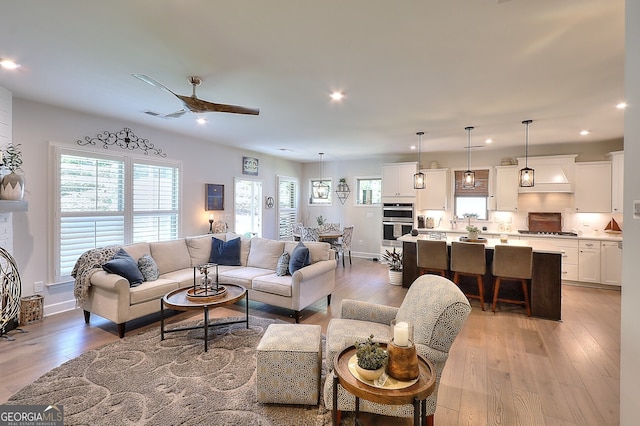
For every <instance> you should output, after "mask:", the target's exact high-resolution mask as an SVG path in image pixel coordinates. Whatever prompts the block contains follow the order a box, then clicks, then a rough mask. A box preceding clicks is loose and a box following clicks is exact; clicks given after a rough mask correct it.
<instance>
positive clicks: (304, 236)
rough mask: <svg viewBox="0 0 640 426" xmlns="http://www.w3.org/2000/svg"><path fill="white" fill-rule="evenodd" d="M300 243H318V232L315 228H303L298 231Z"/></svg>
mask: <svg viewBox="0 0 640 426" xmlns="http://www.w3.org/2000/svg"><path fill="white" fill-rule="evenodd" d="M300 241H320V237H318V230H317V229H316V228H309V227H306V226H303V227H302V228H301V229H300Z"/></svg>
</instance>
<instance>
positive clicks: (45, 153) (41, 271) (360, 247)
mask: <svg viewBox="0 0 640 426" xmlns="http://www.w3.org/2000/svg"><path fill="white" fill-rule="evenodd" d="M633 10H634V9H633V5H631V6H628V13H629V12H630V11H633ZM628 19H629V18H628ZM629 54H630V53H629V52H627V55H629ZM134 71H137V70H130V71H126V72H124V73H125V74H127V73H130V72H134ZM627 75H628V77H627V78H631V77H630V75H632V73H630V72H627ZM129 78H130V77H129ZM205 84H206V83H205ZM0 85H2V84H0ZM149 90H151V88H149ZM632 90H633V86H630V85H629V84H627V92H629V91H632ZM181 91H182V90H181ZM159 92H160V93H162V92H161V91H159ZM76 95H77V96H80V95H79V94H74V96H76ZM630 95H633V92H632V93H630ZM158 96H160V95H158ZM231 100H232V101H233V99H231ZM263 113H266V111H264V112H263ZM625 114H626V120H627V122H628V121H629V120H630V118H629V117H630V116H633V112H629V111H627V112H626V113H625ZM252 118H253V117H243V119H246V120H250V119H252ZM523 118H524V117H523ZM160 120H161V119H160ZM165 121H166V120H165ZM210 124H212V123H210ZM518 124H519V123H518ZM162 125H163V126H166V124H165V123H163V124H162ZM235 126H238V127H241V126H243V124H242V123H237V124H236V125H235ZM124 127H128V128H131V129H133V130H134V131H135V133H136V134H137V135H139V136H140V137H143V138H147V139H149V140H150V141H151V142H152V143H154V144H155V146H157V147H159V148H162V149H163V150H164V151H165V152H167V153H168V154H169V156H170V157H171V159H173V160H177V161H180V162H181V164H182V165H181V167H182V182H183V185H182V187H181V190H182V193H181V197H182V211H181V214H182V221H181V235H185V236H186V235H198V234H203V233H206V232H207V230H208V218H209V214H210V212H207V211H206V210H205V209H204V208H203V204H204V184H206V183H216V184H222V185H224V186H225V188H226V189H227V191H228V192H227V199H226V201H225V211H224V212H220V213H215V214H216V215H218V214H224V215H230V216H231V217H230V218H228V217H226V216H224V217H223V218H224V219H229V220H228V221H229V222H230V223H231V222H233V204H232V202H233V198H232V195H231V194H232V191H231V188H233V183H234V178H235V177H241V175H242V172H241V165H242V157H244V156H250V157H255V158H258V159H259V160H260V163H259V170H260V171H259V179H261V180H262V181H263V185H264V186H263V188H265V191H264V193H263V195H264V196H267V195H274V194H275V188H276V178H277V176H278V175H280V176H293V177H296V178H298V179H299V183H300V187H301V198H302V199H303V200H304V198H305V192H304V191H305V190H306V187H307V185H308V180H309V179H311V178H317V177H319V176H320V162H319V161H318V159H317V153H318V152H319V151H321V150H322V151H326V155H325V161H324V166H323V167H324V173H323V174H324V176H327V177H329V176H330V177H331V178H332V179H333V180H334V182H336V180H337V179H338V178H340V177H343V176H344V177H347V178H348V179H349V181H350V182H353V178H354V177H355V176H379V175H380V167H381V165H382V164H383V163H393V162H400V161H415V160H416V158H417V156H416V154H415V152H406V153H402V154H396V155H387V156H386V157H384V158H377V159H368V158H361V159H351V160H344V159H343V158H342V157H341V156H340V154H338V153H331V152H330V150H328V149H326V150H325V149H320V148H318V147H317V146H313V147H308V149H307V152H306V153H305V155H306V156H307V159H305V160H304V161H298V160H295V159H288V158H286V157H281V156H278V155H276V154H273V155H271V154H266V153H264V152H261V151H258V150H251V149H247V148H234V147H230V146H228V145H226V144H218V143H211V142H210V141H208V140H207V139H206V137H196V136H186V135H184V134H182V133H179V132H173V131H170V130H167V129H166V127H163V128H159V127H156V126H152V125H147V124H141V123H140V122H138V121H134V120H131V121H128V120H123V119H121V118H114V117H109V116H102V115H98V114H94V113H92V112H79V111H75V110H72V109H68V108H63V107H57V106H52V105H49V104H47V103H46V102H44V101H41V100H33V99H23V98H21V97H14V99H13V140H14V142H15V143H21V144H22V146H21V148H22V150H23V153H24V160H25V162H24V165H23V172H24V175H25V176H26V179H27V183H26V188H27V189H26V196H25V199H26V200H27V201H28V204H29V207H28V211H27V212H24V213H22V212H21V213H14V214H13V217H12V220H13V232H14V236H15V237H14V255H15V257H16V259H17V260H18V262H19V264H20V266H21V274H22V281H23V289H24V290H23V292H24V294H33V293H35V291H33V285H34V283H36V282H43V283H45V290H44V294H45V301H46V302H45V304H46V306H45V314H46V315H52V314H54V313H55V312H61V311H65V310H67V309H71V308H73V307H74V300H73V297H72V285H71V284H70V283H57V282H53V280H52V279H51V276H52V272H51V271H52V270H53V268H54V267H53V264H54V259H53V255H52V247H51V246H52V244H51V238H52V233H53V228H52V227H53V217H52V215H51V207H50V205H51V204H50V203H51V199H50V197H51V194H53V191H52V189H51V187H50V184H51V182H52V176H53V175H52V173H53V171H52V170H51V168H52V162H51V157H50V155H49V152H50V149H51V148H50V147H51V144H63V145H67V146H69V147H78V145H77V142H76V141H77V140H81V139H83V138H84V137H86V136H89V137H93V136H95V135H97V134H99V133H101V132H103V131H118V130H120V129H122V128H124ZM416 130H417V129H414V128H411V129H407V137H406V140H407V142H409V141H410V139H411V138H412V137H413V134H414V133H415V131H416ZM457 130H458V131H459V133H461V134H460V138H459V140H458V142H456V143H457V144H458V145H463V144H464V132H463V130H462V129H457ZM633 131H634V127H633V126H629V125H627V126H625V133H627V135H626V138H628V137H629V136H628V134H630V133H629V132H633ZM521 136H522V135H519V136H518V141H520V142H521V141H522V137H521ZM403 137H404V136H403ZM533 138H535V126H534V127H533V128H532V139H533ZM389 143H391V142H389ZM620 144H621V141H620V140H616V141H613V142H612V141H608V142H603V143H602V144H600V143H596V144H592V143H586V144H584V145H582V146H578V147H576V146H574V147H573V148H575V149H573V150H572V152H576V151H580V152H585V153H591V154H592V155H593V156H592V157H591V158H592V159H593V158H594V157H597V159H602V158H603V155H604V154H605V153H606V152H609V151H612V150H617V149H620ZM596 145H597V146H596ZM548 148H549V147H542V146H541V147H538V148H536V147H533V148H532V151H531V155H547V154H561V153H566V152H568V147H567V146H562V145H558V144H556V146H555V147H554V151H553V152H549V151H548ZM93 149H95V150H96V151H100V150H101V149H102V148H100V150H99V149H97V148H93ZM624 149H625V154H627V155H628V158H629V160H627V161H629V163H627V164H628V165H629V167H628V169H629V170H630V171H629V173H630V174H629V175H628V176H627V178H628V179H633V178H634V176H636V177H637V175H636V173H637V172H636V171H634V170H633V159H634V158H638V156H637V153H636V152H634V148H633V146H625V147H624ZM522 150H523V146H522V144H521V143H520V144H519V146H517V147H513V148H508V149H505V150H497V151H495V153H494V154H491V155H489V154H486V153H484V152H478V151H474V152H473V153H472V157H471V158H472V161H473V162H474V164H479V165H487V166H490V165H497V164H498V162H499V159H500V158H502V157H506V156H508V157H517V156H521V155H522ZM543 151H544V152H543ZM108 152H109V153H112V152H114V148H110V149H109V150H108ZM115 152H117V151H115ZM442 152H444V151H442ZM423 156H424V158H429V160H430V159H431V158H432V157H434V156H435V154H433V153H429V154H427V153H423ZM363 157H364V155H363ZM221 159H222V161H221ZM436 159H437V160H438V161H440V162H441V163H443V164H447V167H462V168H464V167H465V165H466V157H465V153H464V152H463V151H459V152H457V153H456V154H444V153H443V154H442V155H441V156H439V157H438V158H436ZM476 161H477V163H476ZM637 198H639V197H638V196H634V194H633V193H627V195H626V200H627V205H631V202H632V200H634V199H637ZM303 204H305V203H304V202H303ZM629 209H631V207H630V208H629ZM300 213H301V214H300V219H301V220H303V221H305V220H306V221H308V223H312V221H313V220H314V219H315V216H317V215H318V214H322V215H323V216H325V217H329V218H331V219H333V220H336V221H340V222H342V223H344V224H351V223H353V224H356V225H357V227H358V228H357V231H356V232H358V231H360V232H361V233H360V237H357V238H356V247H355V248H354V251H356V252H359V255H361V256H363V257H373V256H374V255H375V254H379V250H378V246H379V244H378V239H379V236H375V238H372V239H369V238H368V235H367V231H366V230H367V229H369V228H370V226H373V225H369V224H370V223H371V224H376V225H375V226H378V225H377V224H378V223H379V222H380V212H379V211H378V209H373V208H371V209H369V208H367V207H361V208H355V207H353V206H352V205H350V203H348V204H346V205H344V206H341V205H339V204H338V203H334V205H333V206H332V207H330V208H321V207H308V206H303V207H302V209H301V212H300ZM627 214H629V215H630V216H628V217H627V220H626V221H625V222H626V223H625V230H624V231H625V239H627V240H628V243H626V244H625V251H626V250H629V253H630V254H629V256H633V253H636V252H637V251H636V248H637V247H636V246H635V243H634V242H633V236H634V235H636V234H635V232H636V229H635V228H636V225H635V224H634V221H633V220H631V219H630V217H632V216H631V210H630V213H626V212H625V216H626V215H627ZM225 221H226V220H225ZM263 222H264V233H263V236H264V237H266V238H275V237H276V224H277V218H276V209H265V210H264V216H263ZM376 232H377V231H376ZM359 240H362V241H361V242H358V241H359ZM625 256H627V255H626V254H625ZM631 263H632V262H627V265H626V266H625V274H624V275H625V276H626V277H628V278H629V279H630V280H632V279H633V276H634V269H633V265H632V264H631ZM626 300H629V302H626ZM636 300H638V297H637V290H635V289H633V288H630V289H629V290H627V291H625V292H624V297H623V302H622V303H623V304H624V303H629V305H628V309H627V310H626V312H629V313H630V314H631V312H633V305H632V303H633V301H636ZM623 311H624V309H623ZM622 322H623V330H624V329H625V326H624V324H625V323H627V322H626V321H625V319H624V317H623V321H622ZM633 322H634V321H633V318H630V321H629V322H628V324H633ZM634 333H635V332H633V331H630V334H629V335H628V339H629V340H628V341H629V342H633V341H638V339H634V337H636V336H637V334H634ZM623 334H624V332H623ZM625 336H626V335H625ZM625 340H626V339H624V338H623V341H625ZM623 347H625V345H624V344H623ZM627 349H628V350H629V351H630V352H629V354H628V355H627V357H628V358H629V359H633V358H635V357H634V356H633V355H634V354H636V353H637V348H636V347H634V346H633V344H632V343H629V344H628V346H627ZM623 353H624V351H623ZM624 359H625V356H624V355H623V371H624V365H625V364H624ZM622 376H623V377H624V376H625V374H624V372H623V373H622ZM629 376H630V375H629V374H627V375H626V377H629ZM630 386H631V388H630V389H634V387H633V386H635V385H632V384H630ZM626 389H629V388H626ZM626 394H634V393H633V392H632V391H629V392H623V396H622V397H621V400H622V405H623V407H628V408H626V410H628V411H627V412H629V413H631V412H632V410H634V409H637V408H635V407H633V406H632V404H630V405H628V406H627V405H625V404H624V399H625V398H624V395H626ZM628 418H634V416H631V415H630V416H629V417H628ZM622 423H623V424H624V422H622Z"/></svg>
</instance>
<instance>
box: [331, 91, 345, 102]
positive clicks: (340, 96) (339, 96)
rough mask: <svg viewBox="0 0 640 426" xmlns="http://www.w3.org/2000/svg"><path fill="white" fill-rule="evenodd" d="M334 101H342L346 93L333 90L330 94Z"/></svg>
mask: <svg viewBox="0 0 640 426" xmlns="http://www.w3.org/2000/svg"><path fill="white" fill-rule="evenodd" d="M329 97H330V98H331V100H332V101H341V100H342V99H343V98H344V93H342V92H333V93H331V94H330V95H329Z"/></svg>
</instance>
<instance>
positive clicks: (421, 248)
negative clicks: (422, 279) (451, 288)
mask: <svg viewBox="0 0 640 426" xmlns="http://www.w3.org/2000/svg"><path fill="white" fill-rule="evenodd" d="M448 268H449V255H448V254H447V242H446V241H439V240H418V269H419V271H420V275H424V274H426V273H429V272H433V273H435V274H438V275H442V276H443V277H445V278H446V277H447V269H448Z"/></svg>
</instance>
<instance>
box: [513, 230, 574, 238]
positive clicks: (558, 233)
mask: <svg viewBox="0 0 640 426" xmlns="http://www.w3.org/2000/svg"><path fill="white" fill-rule="evenodd" d="M518 233H520V234H533V235H564V236H566V237H577V236H578V234H576V233H575V232H565V231H527V230H526V229H519V230H518Z"/></svg>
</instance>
